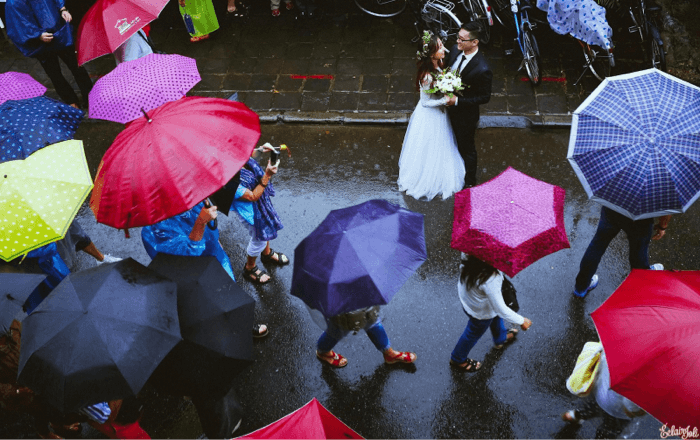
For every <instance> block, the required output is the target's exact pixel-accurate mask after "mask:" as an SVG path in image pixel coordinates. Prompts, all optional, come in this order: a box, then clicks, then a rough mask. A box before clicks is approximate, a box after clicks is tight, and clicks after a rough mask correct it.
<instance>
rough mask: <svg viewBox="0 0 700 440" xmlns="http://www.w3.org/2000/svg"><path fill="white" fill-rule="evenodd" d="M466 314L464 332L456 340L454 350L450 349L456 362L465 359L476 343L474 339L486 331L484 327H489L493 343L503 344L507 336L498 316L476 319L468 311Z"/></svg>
mask: <svg viewBox="0 0 700 440" xmlns="http://www.w3.org/2000/svg"><path fill="white" fill-rule="evenodd" d="M464 313H466V312H464ZM467 316H469V322H468V323H467V327H466V328H465V329H464V333H462V336H461V337H460V338H459V341H457V345H455V348H454V350H452V356H451V357H452V361H453V362H456V363H458V364H463V363H465V362H466V361H467V359H468V358H469V352H470V351H471V349H472V348H473V347H474V345H476V341H478V340H479V338H481V336H482V335H483V334H484V333H486V329H488V328H491V334H492V335H493V343H494V344H496V345H500V344H503V343H504V342H506V338H507V337H508V330H507V329H506V325H505V324H504V323H503V319H502V318H501V317H500V316H496V317H495V318H491V319H476V318H474V317H473V316H471V315H470V314H469V313H467Z"/></svg>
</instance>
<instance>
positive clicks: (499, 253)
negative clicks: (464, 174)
mask: <svg viewBox="0 0 700 440" xmlns="http://www.w3.org/2000/svg"><path fill="white" fill-rule="evenodd" d="M564 197H565V191H564V189H563V188H560V187H558V186H555V185H551V184H549V183H546V182H543V181H541V180H537V179H535V178H533V177H530V176H528V175H527V174H523V173H521V172H520V171H517V170H516V169H514V168H511V167H508V168H507V169H506V170H505V171H504V172H502V173H501V174H499V175H498V176H496V177H494V178H493V179H491V180H489V181H488V182H486V183H483V184H481V185H479V186H475V187H473V188H467V189H464V190H462V191H460V192H458V193H457V194H455V210H454V222H453V224H452V243H451V246H452V248H454V249H457V250H460V251H462V252H465V253H467V254H470V255H473V256H475V257H477V258H479V259H481V260H483V261H485V262H487V263H489V264H490V265H492V266H493V267H495V268H497V269H500V270H501V271H503V272H504V273H506V274H508V275H509V276H511V277H512V276H514V275H515V274H517V273H518V272H520V271H521V270H523V269H525V268H526V267H527V266H529V265H530V264H532V263H534V262H535V261H537V260H539V259H540V258H542V257H544V256H546V255H549V254H551V253H554V252H556V251H558V250H560V249H564V248H568V247H570V246H569V240H568V239H567V237H566V229H565V228H564Z"/></svg>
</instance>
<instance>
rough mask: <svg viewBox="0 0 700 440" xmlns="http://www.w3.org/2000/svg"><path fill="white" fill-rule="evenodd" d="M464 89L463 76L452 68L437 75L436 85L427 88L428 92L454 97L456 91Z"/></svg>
mask: <svg viewBox="0 0 700 440" xmlns="http://www.w3.org/2000/svg"><path fill="white" fill-rule="evenodd" d="M462 90H464V86H463V85H462V78H461V77H460V76H459V75H457V74H456V73H455V72H454V71H452V70H445V71H444V72H440V73H439V74H437V75H436V76H435V86H434V87H433V88H431V89H428V90H426V91H427V92H428V93H442V94H443V95H447V96H449V97H453V96H454V94H455V93H458V92H461V91H462Z"/></svg>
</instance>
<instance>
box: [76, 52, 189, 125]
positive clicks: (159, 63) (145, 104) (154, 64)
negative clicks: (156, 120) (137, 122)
mask: <svg viewBox="0 0 700 440" xmlns="http://www.w3.org/2000/svg"><path fill="white" fill-rule="evenodd" d="M201 79H202V78H201V77H200V76H199V71H198V70H197V62H196V61H195V60H194V59H192V58H188V57H184V56H182V55H161V54H149V55H146V56H145V57H143V58H139V59H137V60H133V61H127V62H125V63H121V64H119V65H118V66H117V67H116V68H115V69H114V70H112V71H111V72H109V73H108V74H107V75H105V76H103V77H102V78H100V79H99V80H97V82H96V83H95V86H94V87H93V88H92V91H91V92H90V95H89V97H88V100H89V103H90V117H91V118H95V119H106V120H108V121H114V122H121V123H122V124H126V123H127V122H131V121H133V120H134V119H137V118H139V117H142V116H143V112H144V111H146V112H147V111H149V110H153V109H155V108H157V107H160V106H161V105H163V104H165V103H166V102H170V101H176V100H178V99H180V98H182V97H183V96H185V93H187V92H188V91H189V90H190V89H191V88H192V87H194V85H195V84H197V83H198V82H199V81H200V80H201Z"/></svg>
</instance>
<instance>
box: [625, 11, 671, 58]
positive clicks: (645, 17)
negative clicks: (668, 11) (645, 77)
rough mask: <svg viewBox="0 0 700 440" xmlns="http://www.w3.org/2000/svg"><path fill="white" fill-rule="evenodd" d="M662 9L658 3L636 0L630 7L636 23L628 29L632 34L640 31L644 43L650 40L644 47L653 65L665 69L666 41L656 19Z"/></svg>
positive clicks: (630, 13)
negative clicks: (647, 3) (662, 37)
mask: <svg viewBox="0 0 700 440" xmlns="http://www.w3.org/2000/svg"><path fill="white" fill-rule="evenodd" d="M660 11H661V6H658V5H656V4H652V5H649V6H647V5H646V4H645V2H644V0H635V1H634V3H633V4H632V5H630V6H629V9H628V12H629V15H630V17H631V18H632V22H633V23H634V25H633V26H630V27H629V28H628V30H629V32H630V33H631V34H634V33H639V38H640V40H641V42H642V43H644V42H648V47H647V46H645V47H644V52H645V54H646V55H647V57H648V59H649V60H650V61H651V67H654V68H657V69H659V70H663V71H665V70H666V52H665V51H664V47H663V45H664V41H663V40H662V39H661V33H660V32H659V28H658V27H657V21H656V18H657V17H658V15H659V13H660Z"/></svg>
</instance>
